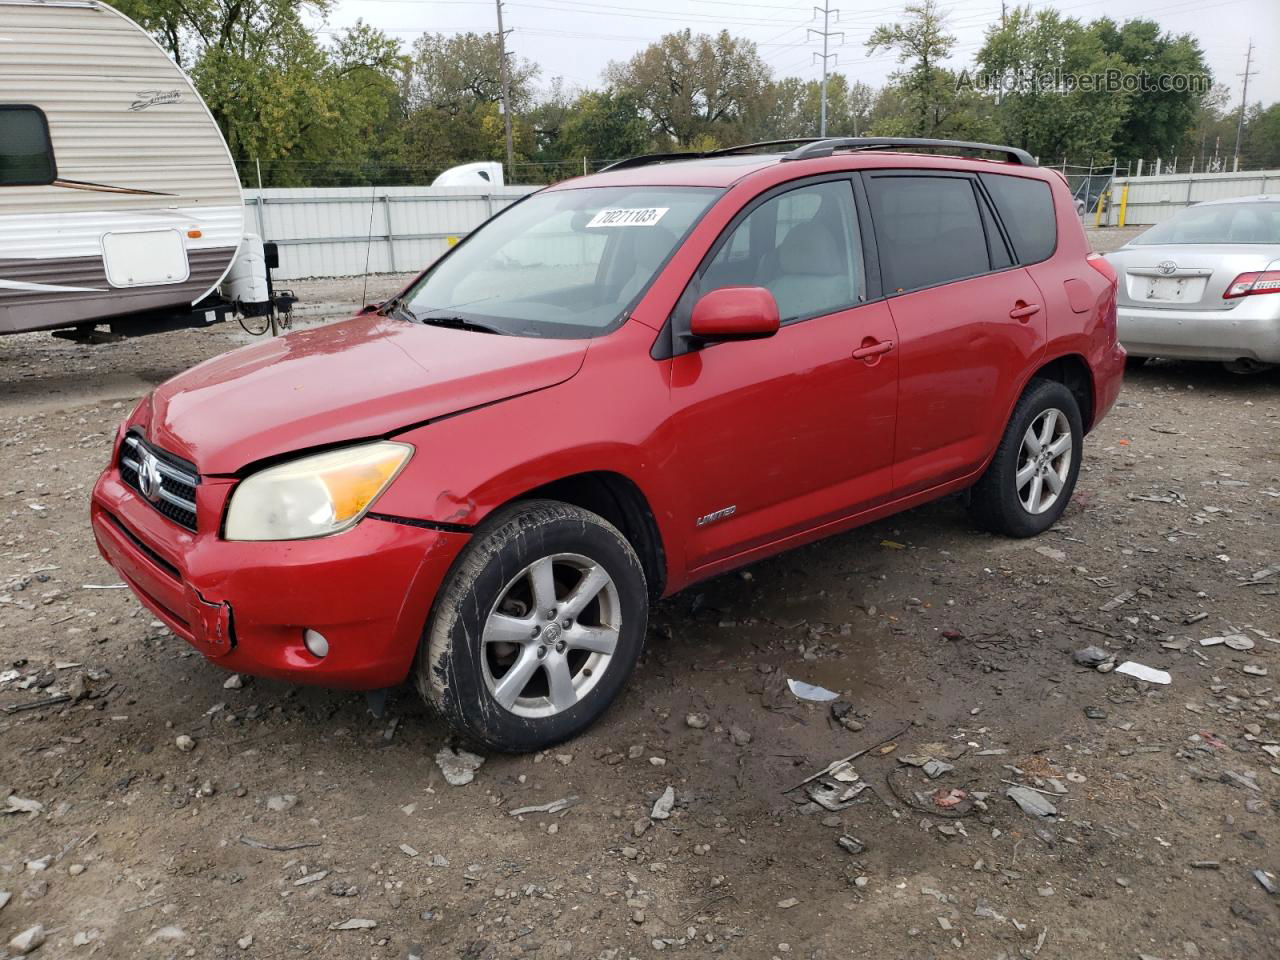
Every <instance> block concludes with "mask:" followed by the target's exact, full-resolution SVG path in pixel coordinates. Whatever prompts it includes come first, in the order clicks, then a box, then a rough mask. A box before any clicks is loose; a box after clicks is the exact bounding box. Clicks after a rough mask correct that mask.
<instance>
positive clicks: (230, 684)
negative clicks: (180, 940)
mask: <svg viewBox="0 0 1280 960" xmlns="http://www.w3.org/2000/svg"><path fill="white" fill-rule="evenodd" d="M243 688H244V677H242V676H240V674H238V673H233V674H232V675H231V676H229V677H227V679H226V680H224V681H223V682H222V689H223V690H241V689H243ZM237 942H239V941H237ZM249 942H250V943H252V942H253V938H252V937H250V938H249ZM240 949H241V950H243V949H245V948H244V947H241V948H240Z"/></svg>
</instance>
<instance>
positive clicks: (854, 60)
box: [327, 0, 1280, 103]
mask: <svg viewBox="0 0 1280 960" xmlns="http://www.w3.org/2000/svg"><path fill="white" fill-rule="evenodd" d="M829 2H830V5H831V8H832V9H833V10H839V18H838V22H837V20H836V17H835V15H834V14H833V16H832V26H831V29H832V30H843V31H844V37H843V42H841V38H840V37H835V38H833V39H832V48H831V49H832V52H834V53H837V54H839V62H838V64H837V65H836V66H835V67H834V68H833V69H834V70H836V71H838V72H842V73H845V74H848V75H849V76H850V77H852V78H854V79H856V80H863V81H865V82H867V83H870V84H872V85H873V86H879V85H881V84H882V83H884V81H885V78H886V77H887V76H888V74H889V73H890V72H891V71H892V70H893V69H894V67H895V62H894V60H893V58H892V56H890V55H886V54H884V53H879V54H877V55H876V56H873V57H868V56H867V55H866V46H865V44H866V39H867V37H868V35H869V34H870V33H871V31H872V30H873V29H874V28H875V26H876V25H877V24H880V23H890V22H894V21H895V20H897V19H899V18H900V15H901V13H902V9H903V7H904V6H905V2H898V3H891V2H888V0H868V3H869V4H870V5H869V6H864V5H855V4H854V3H852V2H849V0H829ZM941 5H942V8H943V9H944V10H946V11H947V12H948V14H949V17H948V25H949V27H950V30H951V32H952V33H953V34H955V35H956V37H957V38H958V41H959V42H958V43H957V44H956V49H955V53H954V55H953V58H952V61H951V63H950V66H952V67H955V68H959V67H961V66H964V65H966V64H969V63H972V60H973V56H974V54H975V53H976V52H977V50H978V48H979V47H980V46H981V45H982V36H983V31H984V30H985V29H986V27H987V25H988V24H989V23H991V22H992V21H996V20H999V18H1000V0H942V4H941ZM1011 6H1012V4H1011ZM1032 6H1033V7H1036V8H1039V7H1047V6H1056V7H1057V9H1058V10H1059V11H1061V12H1062V13H1064V14H1067V15H1069V16H1073V17H1078V18H1079V19H1081V20H1084V21H1088V20H1092V19H1096V18H1098V17H1101V16H1103V15H1104V14H1105V15H1107V16H1110V17H1111V18H1113V19H1115V20H1117V21H1123V20H1125V19H1133V18H1137V17H1145V18H1152V19H1155V20H1157V21H1159V22H1160V24H1161V25H1162V26H1163V27H1164V28H1165V29H1166V30H1170V31H1173V32H1175V33H1192V34H1196V35H1197V36H1198V37H1199V39H1200V46H1201V47H1202V48H1203V49H1204V51H1205V55H1206V57H1207V58H1208V61H1209V66H1210V68H1211V69H1212V70H1213V73H1214V79H1215V81H1216V82H1219V83H1225V84H1227V85H1229V86H1230V87H1231V89H1232V91H1233V95H1234V99H1235V102H1237V103H1238V102H1239V99H1240V83H1241V78H1240V77H1239V76H1238V74H1240V73H1242V72H1243V71H1244V65H1245V50H1246V47H1247V46H1248V42H1249V38H1250V37H1252V38H1253V42H1254V44H1255V49H1254V57H1253V70H1254V71H1255V72H1254V75H1253V76H1252V77H1251V78H1250V80H1249V101H1250V102H1255V101H1258V100H1261V101H1262V102H1264V103H1272V102H1274V101H1276V100H1280V64H1278V63H1277V60H1276V56H1275V54H1276V52H1277V51H1276V46H1277V44H1278V43H1280V0H1062V2H1060V3H1045V2H1036V3H1033V4H1032ZM503 10H504V13H503V16H504V19H505V26H507V27H508V28H510V29H512V31H513V32H512V34H511V37H510V44H511V47H512V49H513V50H514V52H516V53H517V54H519V55H520V56H522V57H526V58H528V59H530V60H533V61H534V62H536V63H537V64H539V65H540V66H541V68H542V78H541V82H542V84H543V86H545V85H546V84H547V83H548V82H549V81H550V80H551V79H552V78H553V77H557V76H559V77H563V78H564V80H565V82H566V83H567V84H568V85H569V86H571V87H575V86H576V87H593V86H598V85H599V83H600V75H601V72H602V71H603V70H604V68H605V66H606V65H607V64H608V63H609V61H611V60H625V59H627V58H628V57H630V56H631V55H632V54H634V53H635V52H636V51H637V50H640V49H641V48H643V47H644V46H645V45H647V44H648V43H650V42H652V41H654V40H656V39H657V38H658V37H659V36H661V35H662V34H664V33H669V32H671V31H673V30H678V29H682V28H684V27H688V28H690V29H691V30H693V31H694V32H695V33H696V32H716V31H718V30H720V29H721V28H724V29H727V30H729V31H730V32H731V33H734V34H736V35H738V36H743V37H748V38H750V39H752V40H754V41H755V42H756V44H757V45H758V47H759V49H760V54H761V56H763V57H764V59H765V60H766V61H767V62H768V64H769V65H770V66H771V67H772V68H773V70H774V73H775V75H777V76H800V77H806V78H816V77H819V76H821V67H820V65H819V63H816V62H814V61H815V57H814V56H813V53H814V51H817V50H821V39H820V38H817V37H813V36H811V35H807V34H806V28H807V27H813V26H819V27H820V26H821V18H820V15H816V16H818V19H816V20H815V19H814V18H815V12H814V8H813V4H812V2H811V0H810V2H802V0H790V2H788V0H636V2H635V3H629V2H627V0H599V2H590V0H528V2H522V0H506V2H505V3H504V5H503ZM357 19H363V20H365V21H366V22H368V23H371V24H373V25H374V26H377V27H381V28H382V29H383V30H386V31H387V32H389V33H391V34H393V35H394V36H396V37H398V38H399V39H400V40H401V41H402V42H403V43H404V45H405V46H406V48H407V47H408V45H409V44H410V43H411V42H412V40H413V38H414V37H416V36H417V35H418V34H420V33H423V32H439V33H460V32H466V31H468V30H473V31H476V32H485V31H490V30H493V29H495V28H496V12H495V7H494V2H493V0H337V3H336V7H335V9H334V12H333V14H332V15H331V16H330V18H329V21H328V24H327V26H328V27H330V28H339V27H344V26H348V25H350V24H352V23H354V22H355V21H356V20H357Z"/></svg>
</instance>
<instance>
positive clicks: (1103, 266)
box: [1085, 253, 1119, 287]
mask: <svg viewBox="0 0 1280 960" xmlns="http://www.w3.org/2000/svg"><path fill="white" fill-rule="evenodd" d="M1085 260H1087V261H1089V266H1091V267H1093V269H1095V270H1097V271H1098V272H1099V273H1100V274H1102V275H1103V276H1104V277H1106V279H1107V283H1109V284H1111V286H1113V287H1114V286H1116V285H1117V284H1118V283H1119V280H1118V279H1117V278H1116V268H1115V267H1113V266H1112V265H1111V261H1110V260H1108V259H1107V258H1106V257H1104V256H1103V255H1102V254H1100V253H1091V254H1089V255H1088V256H1087V257H1085Z"/></svg>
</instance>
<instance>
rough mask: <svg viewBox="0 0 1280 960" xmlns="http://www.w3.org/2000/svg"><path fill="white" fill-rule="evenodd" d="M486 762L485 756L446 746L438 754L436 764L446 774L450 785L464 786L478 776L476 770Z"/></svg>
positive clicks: (445, 776)
mask: <svg viewBox="0 0 1280 960" xmlns="http://www.w3.org/2000/svg"><path fill="white" fill-rule="evenodd" d="M483 764H484V757H481V756H477V755H476V754H474V753H468V752H467V751H466V750H451V749H449V748H448V747H444V748H443V749H441V750H440V752H439V753H437V754H436V766H438V767H439V768H440V772H441V773H443V774H444V778H445V780H447V781H448V782H449V785H450V786H453V787H463V786H466V785H467V784H468V783H470V782H471V781H472V780H474V779H475V778H476V771H477V770H479V769H480V767H481V766H483Z"/></svg>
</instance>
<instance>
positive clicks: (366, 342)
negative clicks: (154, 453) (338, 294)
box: [145, 314, 590, 474]
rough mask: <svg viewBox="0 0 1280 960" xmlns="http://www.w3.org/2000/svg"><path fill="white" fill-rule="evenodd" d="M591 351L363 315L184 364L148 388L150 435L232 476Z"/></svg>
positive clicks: (549, 372)
mask: <svg viewBox="0 0 1280 960" xmlns="http://www.w3.org/2000/svg"><path fill="white" fill-rule="evenodd" d="M589 343H590V341H589V340H541V339H537V338H531V337H515V336H502V335H498V334H488V333H479V332H474V331H466V330H451V329H447V328H444V327H436V326H424V325H421V324H416V323H409V322H406V321H402V320H393V319H390V318H388V317H383V316H380V315H377V314H371V315H366V316H360V317H355V318H353V319H351V320H346V321H343V322H340V323H334V324H329V325H327V326H324V327H317V328H315V329H311V330H300V331H296V332H294V333H290V334H288V335H286V336H283V337H278V338H276V339H272V340H267V341H264V342H262V343H256V344H253V345H251V346H248V347H243V348H241V349H239V350H233V351H231V352H230V353H226V354H223V355H222V356H219V357H214V358H213V359H211V360H207V361H205V362H204V363H201V364H199V365H198V366H195V367H192V368H191V369H190V370H188V371H186V372H185V373H181V374H179V375H178V376H176V377H174V378H173V379H172V380H169V381H167V382H166V383H163V384H161V385H160V386H159V387H157V388H156V390H155V392H154V393H153V394H152V396H151V399H150V409H149V411H146V412H145V413H146V414H147V419H148V423H147V424H146V427H147V432H148V436H149V437H150V439H151V441H152V442H153V443H155V444H156V445H158V446H160V447H162V448H164V449H166V450H169V451H171V452H172V453H175V454H177V455H178V456H181V457H184V458H186V459H187V460H189V461H191V462H192V463H193V464H195V465H196V467H197V468H198V469H199V470H200V472H201V473H204V474H230V473H235V472H236V471H238V470H239V469H240V468H241V467H244V466H245V465H247V464H250V463H253V462H255V461H258V460H262V459H265V458H267V457H274V456H278V455H280V454H283V453H288V452H291V451H294V450H304V449H308V448H311V447H318V446H324V445H327V444H333V443H341V442H343V441H348V440H360V439H365V438H370V437H379V436H386V435H387V434H390V433H394V432H396V431H399V430H401V429H403V428H405V427H409V426H413V425H416V424H421V423H424V422H426V421H429V420H433V419H436V418H438V417H443V416H446V415H448V414H453V413H458V412H460V411H463V410H467V409H469V408H472V407H478V406H482V405H484V404H489V403H495V402H497V401H499V400H505V399H507V398H509V397H514V396H517V395H519V394H522V393H529V392H531V391H534V390H541V389H543V388H545V387H550V386H554V385H555V384H557V383H562V382H563V381H565V380H568V379H569V378H570V377H572V376H573V375H574V374H575V373H577V372H578V370H579V368H580V367H581V366H582V360H583V358H584V357H585V356H586V352H587V346H588V344H589Z"/></svg>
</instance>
